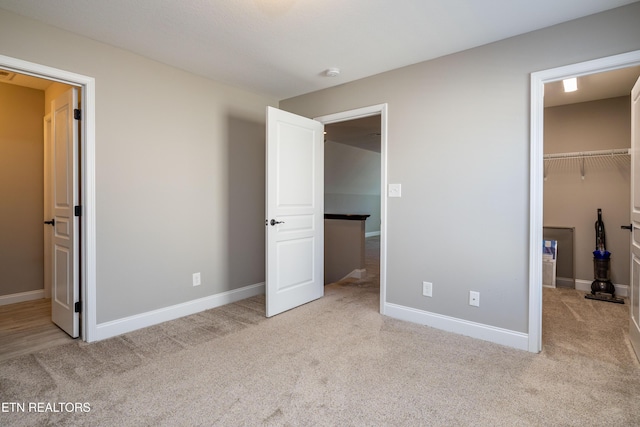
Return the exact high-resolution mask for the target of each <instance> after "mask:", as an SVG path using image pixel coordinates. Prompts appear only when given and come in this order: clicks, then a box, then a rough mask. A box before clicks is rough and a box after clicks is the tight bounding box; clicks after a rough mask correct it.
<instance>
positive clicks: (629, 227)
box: [620, 224, 633, 231]
mask: <svg viewBox="0 0 640 427" xmlns="http://www.w3.org/2000/svg"><path fill="white" fill-rule="evenodd" d="M620 228H622V229H624V230H629V231H633V226H632V225H631V224H629V225H621V226H620Z"/></svg>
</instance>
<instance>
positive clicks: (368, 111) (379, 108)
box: [314, 104, 388, 314]
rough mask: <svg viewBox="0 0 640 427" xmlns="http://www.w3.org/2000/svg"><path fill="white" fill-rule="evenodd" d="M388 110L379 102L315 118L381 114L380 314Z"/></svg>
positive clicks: (383, 296)
mask: <svg viewBox="0 0 640 427" xmlns="http://www.w3.org/2000/svg"><path fill="white" fill-rule="evenodd" d="M387 110H388V107H387V104H378V105H372V106H369V107H362V108H357V109H355V110H349V111H343V112H340V113H335V114H328V115H326V116H321V117H316V118H314V120H318V121H319V122H321V123H323V124H325V125H326V124H329V123H337V122H344V121H347V120H353V119H359V118H362V117H369V116H376V115H378V114H379V115H380V194H381V196H380V314H386V312H385V309H386V301H387V198H386V197H385V196H383V195H384V194H387V192H386V188H387V145H388V143H387V128H388V112H387Z"/></svg>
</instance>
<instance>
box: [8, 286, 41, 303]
mask: <svg viewBox="0 0 640 427" xmlns="http://www.w3.org/2000/svg"><path fill="white" fill-rule="evenodd" d="M43 298H44V289H38V290H37V291H27V292H19V293H17V294H9V295H1V296H0V305H9V304H15V303H18V302H25V301H32V300H34V299H43Z"/></svg>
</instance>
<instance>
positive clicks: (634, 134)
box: [629, 79, 640, 359]
mask: <svg viewBox="0 0 640 427" xmlns="http://www.w3.org/2000/svg"><path fill="white" fill-rule="evenodd" d="M639 179H640V79H638V81H636V84H635V86H633V89H632V90H631V280H630V282H631V295H630V300H631V304H630V305H631V307H630V308H629V310H630V319H629V337H630V339H631V344H632V345H633V349H634V350H635V352H636V356H637V357H638V358H639V359H640V185H639V183H638V180H639Z"/></svg>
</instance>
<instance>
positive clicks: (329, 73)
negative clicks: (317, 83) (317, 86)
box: [324, 68, 340, 77]
mask: <svg viewBox="0 0 640 427" xmlns="http://www.w3.org/2000/svg"><path fill="white" fill-rule="evenodd" d="M324 74H325V75H326V76H327V77H338V76H339V75H340V68H329V69H328V70H327V71H325V72H324Z"/></svg>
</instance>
